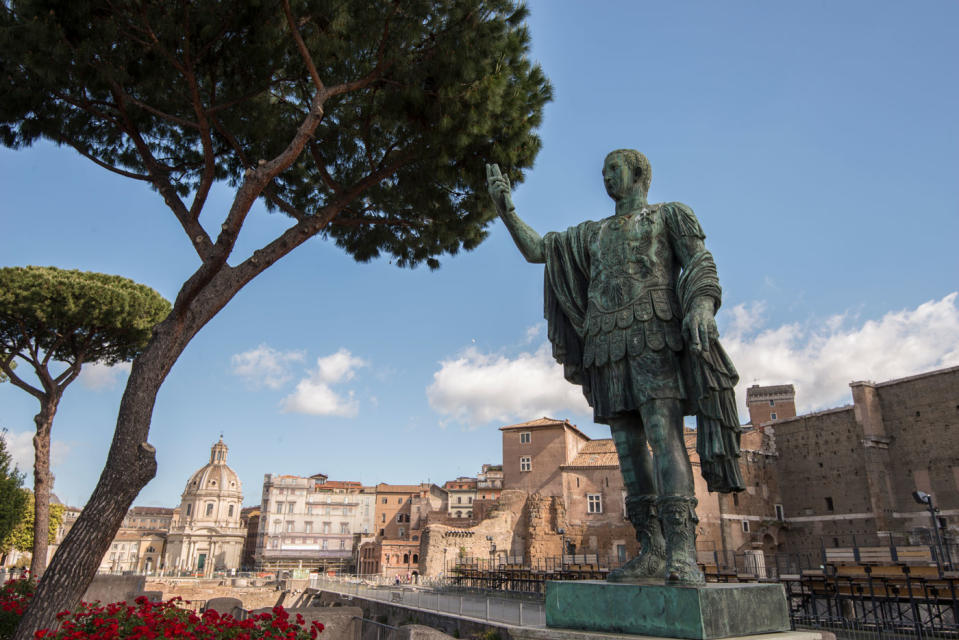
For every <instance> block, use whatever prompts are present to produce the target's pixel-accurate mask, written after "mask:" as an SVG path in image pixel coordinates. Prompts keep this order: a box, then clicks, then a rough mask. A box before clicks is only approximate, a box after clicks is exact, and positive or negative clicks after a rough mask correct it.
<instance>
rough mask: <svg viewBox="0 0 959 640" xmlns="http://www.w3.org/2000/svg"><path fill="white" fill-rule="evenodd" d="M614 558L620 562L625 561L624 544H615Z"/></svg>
mask: <svg viewBox="0 0 959 640" xmlns="http://www.w3.org/2000/svg"><path fill="white" fill-rule="evenodd" d="M616 559H617V560H619V561H620V562H626V545H625V544H618V545H616Z"/></svg>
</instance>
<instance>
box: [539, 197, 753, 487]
mask: <svg viewBox="0 0 959 640" xmlns="http://www.w3.org/2000/svg"><path fill="white" fill-rule="evenodd" d="M662 211H663V213H664V215H665V217H666V220H667V226H668V228H669V231H670V234H671V235H684V234H685V235H697V236H698V237H703V234H702V230H701V229H700V227H699V223H698V222H697V221H696V218H695V216H693V213H692V211H690V210H689V209H688V208H686V207H685V206H683V205H680V204H678V203H669V204H665V205H662ZM597 224H598V223H596V222H592V221H587V222H583V223H582V224H579V225H577V226H575V227H570V228H569V229H567V230H566V231H563V232H553V233H548V234H546V236H545V237H544V244H545V248H546V269H545V272H546V273H545V286H544V289H545V291H544V296H543V299H544V304H545V316H546V321H547V326H548V335H549V340H550V342H551V343H552V345H553V357H555V358H556V360H557V361H558V362H559V363H560V364H562V365H563V371H564V375H565V377H566V379H567V380H569V381H570V382H572V383H574V384H578V385H581V386H582V387H583V394H584V395H585V396H586V399H587V401H589V404H590V406H593V404H594V403H593V390H592V389H591V388H590V382H589V380H590V376H589V375H587V374H586V372H585V371H584V367H583V346H584V345H583V342H584V340H583V335H584V324H585V321H586V311H587V305H588V293H589V276H590V256H589V247H588V242H589V237H590V233H591V232H593V231H594V230H595V225H597ZM676 289H677V291H676V294H677V296H678V298H679V300H680V301H681V304H682V307H683V311H684V313H688V311H689V308H690V305H691V304H692V301H693V300H694V299H696V298H697V297H700V296H704V295H705V296H709V297H712V298H713V299H714V300H715V303H716V308H717V309H718V308H719V303H720V300H721V295H722V294H721V290H720V288H719V279H718V277H717V275H716V265H715V263H714V262H713V259H712V256H711V255H710V254H709V252H707V251H701V252H700V253H698V254H696V255H695V256H691V257H689V258H688V259H687V263H686V264H685V265H684V267H683V270H682V273H681V274H680V276H679V279H678V281H677V283H676ZM681 369H682V371H681V376H682V381H683V385H684V386H685V389H686V400H685V401H684V402H685V404H684V407H683V413H684V414H685V415H695V416H696V451H697V453H698V454H699V460H700V465H701V466H700V468H701V470H702V474H703V478H704V479H705V480H706V484H707V487H708V489H709V490H710V491H719V492H723V493H728V492H731V491H742V490H743V488H744V483H743V478H742V474H741V473H740V470H739V438H740V433H741V431H742V430H741V428H740V426H739V416H738V412H737V410H736V396H735V392H734V388H735V386H736V383H737V382H738V381H739V375H738V374H737V372H736V368H735V367H734V366H733V363H732V361H731V360H730V359H729V356H728V355H726V352H725V350H723V348H722V345H720V343H719V341H718V340H713V341H712V342H711V344H710V347H709V352H708V353H703V354H700V355H697V354H694V353H693V352H692V351H691V350H690V349H689V348H685V349H683V352H682V355H681ZM599 420H602V418H599V417H598V420H597V421H599Z"/></svg>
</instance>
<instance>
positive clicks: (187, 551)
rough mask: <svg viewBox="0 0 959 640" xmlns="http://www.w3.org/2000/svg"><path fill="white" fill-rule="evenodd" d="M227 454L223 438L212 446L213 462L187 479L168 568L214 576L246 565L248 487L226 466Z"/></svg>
mask: <svg viewBox="0 0 959 640" xmlns="http://www.w3.org/2000/svg"><path fill="white" fill-rule="evenodd" d="M227 452H228V448H227V446H226V444H225V443H224V442H223V439H222V438H221V439H220V440H219V442H217V443H215V444H214V445H213V446H212V447H211V449H210V461H209V462H208V463H207V464H206V465H204V466H203V467H201V468H200V469H198V470H197V471H196V472H195V473H194V474H193V475H192V476H190V479H189V480H188V481H187V483H186V488H184V490H183V494H182V496H181V499H180V506H179V508H178V509H176V510H175V511H174V514H173V517H172V520H171V523H170V533H169V535H168V536H167V547H166V552H165V560H164V565H165V568H166V570H167V571H187V572H191V573H193V572H195V573H198V574H202V575H212V573H213V572H214V571H226V570H231V569H238V568H239V567H240V556H241V553H242V551H243V541H244V538H245V537H246V531H245V530H244V528H243V527H242V526H241V524H240V509H241V508H242V503H243V488H242V486H241V485H240V478H239V477H238V476H237V475H236V472H235V471H233V469H231V468H230V467H229V466H227V464H226V458H227Z"/></svg>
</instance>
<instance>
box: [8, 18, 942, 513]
mask: <svg viewBox="0 0 959 640" xmlns="http://www.w3.org/2000/svg"><path fill="white" fill-rule="evenodd" d="M531 11H532V15H531V18H530V20H529V25H530V29H531V33H532V38H533V56H534V57H535V58H536V59H537V60H538V61H539V62H540V63H541V64H542V65H543V67H544V69H545V71H546V73H547V75H548V76H549V77H550V79H551V80H552V82H553V84H554V89H555V100H554V102H553V103H551V104H550V105H549V106H548V107H547V109H546V117H545V122H544V125H543V127H542V130H541V135H542V138H543V151H542V153H541V154H540V156H539V157H538V159H537V162H536V165H535V167H534V168H533V170H532V171H531V172H530V174H529V176H528V179H527V181H526V182H525V183H524V184H523V185H521V186H520V187H519V188H518V189H517V191H516V193H515V194H514V200H515V202H516V205H517V209H518V211H519V213H520V215H521V216H522V217H524V219H526V221H527V222H528V223H529V224H530V225H532V226H533V227H534V228H536V229H537V230H539V231H540V232H545V231H548V230H551V229H563V228H566V227H568V226H571V225H573V224H576V223H577V222H580V221H582V220H584V219H598V218H601V217H605V216H606V215H609V214H610V213H611V211H612V209H611V201H610V200H609V199H608V197H607V196H606V194H605V191H604V189H603V185H602V182H601V179H600V169H601V166H602V162H603V158H604V156H605V154H606V153H607V152H609V151H610V150H612V149H615V148H621V147H634V148H637V149H639V150H641V151H643V152H644V153H645V154H646V155H647V156H648V157H649V159H650V161H651V163H652V167H653V180H652V188H651V192H650V200H651V201H672V200H679V201H682V202H685V203H686V204H688V205H689V206H691V207H692V208H693V210H694V211H696V213H697V215H698V216H699V219H700V222H701V223H702V225H703V227H704V228H705V230H706V233H707V236H708V237H707V245H708V247H709V248H710V249H711V251H712V252H713V254H714V255H715V256H716V261H717V263H718V265H719V272H720V279H721V281H722V285H723V289H724V306H723V309H722V310H721V311H720V314H719V322H720V328H721V330H722V331H723V334H724V343H725V344H726V346H727V349H728V350H729V351H730V352H731V353H732V355H733V357H734V358H735V360H736V362H737V366H738V367H739V370H740V374H741V376H742V379H743V383H742V385H741V387H740V401H742V396H743V395H744V393H745V391H744V389H745V387H746V386H748V385H749V384H752V383H754V382H759V383H769V384H779V383H794V384H796V386H797V391H798V403H799V407H800V410H801V411H809V410H814V409H819V408H824V407H830V406H838V405H840V404H844V403H846V402H848V386H847V385H848V382H849V381H851V380H857V379H872V380H885V379H890V378H894V377H899V376H902V375H909V374H912V373H917V372H919V371H924V370H928V369H932V368H937V367H943V366H953V365H957V364H959V304H957V297H956V295H955V292H956V291H957V290H959V277H957V275H959V257H957V252H956V250H955V244H956V239H957V237H959V187H957V179H956V176H957V175H959V117H957V116H956V114H959V66H957V64H956V61H957V60H959V4H956V3H954V2H945V1H942V2H924V3H912V4H909V3H901V2H875V1H872V2H852V1H850V2H842V3H835V2H812V1H810V2H795V3H771V2H758V1H757V2H722V3H716V2H668V3H667V2H662V3H652V2H635V1H624V2H613V1H608V2H602V3H593V4H589V5H586V4H582V3H573V2H568V1H556V0H543V1H538V2H532V3H531ZM477 171H483V167H481V166H478V167H477ZM0 186H2V191H3V198H2V199H0V221H2V226H0V229H2V232H0V233H2V235H0V237H2V239H3V242H2V247H3V248H2V253H0V264H2V265H26V264H40V265H55V266H58V267H63V268H79V269H84V270H92V271H102V272H108V273H118V274H122V275H125V276H127V277H130V278H133V279H134V280H137V281H139V282H143V283H145V284H149V285H150V286H152V287H154V288H156V289H157V290H158V291H160V292H161V293H162V294H163V295H165V296H166V297H167V298H170V299H172V298H173V297H174V296H175V294H176V291H177V290H178V288H179V285H180V284H181V283H182V281H183V280H184V279H185V278H186V277H187V275H189V273H191V272H192V271H193V269H195V267H196V257H195V255H194V254H193V252H192V251H191V249H190V247H189V245H188V241H187V239H186V238H185V236H184V235H183V233H182V231H181V230H180V229H179V227H178V225H177V224H176V223H175V221H174V219H173V217H172V214H170V212H169V211H168V210H167V209H166V208H165V207H164V205H163V203H162V201H161V199H160V198H159V197H158V196H157V195H156V194H155V193H153V192H151V191H149V190H148V189H147V188H145V187H144V186H143V185H142V184H137V183H133V182H130V181H126V180H124V179H123V178H120V177H118V176H115V175H111V174H108V173H106V172H104V171H103V170H101V169H98V168H97V167H95V166H93V165H92V164H90V163H89V162H87V161H85V160H83V159H81V158H80V157H78V156H77V155H76V154H75V153H73V152H72V151H69V150H66V149H57V148H55V147H53V146H52V145H49V144H38V145H37V146H35V147H34V148H31V149H28V150H21V151H17V152H14V151H10V150H6V149H3V150H0ZM229 200H230V192H229V190H228V189H227V188H225V187H224V188H222V189H220V190H218V191H217V192H216V193H215V194H214V197H213V198H212V199H211V201H210V202H209V204H208V205H207V212H208V213H207V214H206V217H205V218H204V221H205V222H206V223H207V224H216V221H215V220H216V214H220V213H221V212H222V211H223V209H224V208H225V207H226V206H227V203H228V202H229ZM286 224H287V222H286V220H285V219H283V218H281V217H279V216H274V215H269V214H267V213H265V211H263V210H262V209H259V210H257V213H256V215H254V216H252V217H251V219H250V220H249V223H248V225H247V228H246V229H245V230H244V235H243V237H242V239H241V245H242V247H245V248H246V249H247V250H249V249H252V248H254V247H255V246H257V245H258V244H260V243H262V241H263V240H264V239H266V238H268V237H271V235H273V234H275V233H277V232H278V231H279V230H280V229H282V228H284V227H285V225H286ZM242 247H241V252H242ZM544 333H545V332H544V327H543V325H542V270H541V268H540V267H537V266H533V265H528V264H527V263H526V262H525V261H524V260H523V259H522V258H521V257H520V256H519V254H518V252H517V251H516V250H515V247H514V246H513V245H512V242H511V241H510V239H509V236H508V234H507V233H506V231H505V229H504V228H503V227H502V223H499V222H497V223H496V224H495V225H494V226H493V227H492V228H491V233H490V237H489V239H488V240H487V241H486V242H485V243H483V244H482V245H481V246H480V247H479V248H477V249H476V250H475V251H473V252H470V253H465V254H461V255H458V256H456V257H454V258H450V259H446V260H444V262H443V267H442V268H441V269H440V270H439V271H438V272H433V273H431V272H429V271H428V270H426V269H417V270H413V271H408V270H407V271H404V270H399V269H396V268H395V267H393V266H391V265H389V264H388V263H387V262H386V261H378V262H374V263H371V264H366V265H358V264H355V263H353V262H352V261H351V260H350V259H349V258H347V257H346V256H345V255H343V254H342V253H341V252H340V251H338V250H337V249H336V248H335V247H334V246H332V245H330V244H328V243H325V242H323V241H322V240H313V241H310V242H309V243H307V245H305V246H303V247H301V248H300V249H298V250H297V251H295V252H294V253H293V254H292V255H290V256H289V257H287V258H285V259H284V260H283V261H282V262H280V263H279V264H277V265H275V266H274V267H272V268H271V269H269V270H268V271H267V272H266V273H264V274H263V275H262V276H261V277H259V278H258V279H257V280H255V281H254V282H252V283H251V284H250V285H248V286H247V287H246V288H245V289H244V290H243V291H242V292H241V293H240V294H239V295H238V296H237V297H236V298H235V299H234V300H233V301H232V302H231V303H230V304H229V305H228V306H227V308H226V309H224V310H223V311H222V312H221V313H220V314H219V315H218V316H217V317H216V318H215V319H214V320H213V321H212V322H211V323H210V324H209V325H208V326H207V327H206V328H204V329H203V331H202V332H201V333H200V334H199V335H198V336H197V338H195V339H194V341H193V343H192V344H191V345H190V346H189V347H188V349H187V351H186V353H185V354H184V355H183V356H182V357H181V358H180V360H179V362H178V363H177V365H176V366H175V367H174V369H173V371H172V373H171V374H170V376H169V378H168V379H167V381H166V383H165V384H164V386H163V388H162V389H161V391H160V395H159V398H158V401H157V406H156V411H155V413H154V420H153V427H152V431H151V438H150V440H151V442H152V443H153V444H154V445H155V446H156V447H157V451H158V453H157V456H158V461H159V472H158V474H157V477H156V478H155V479H154V480H153V481H152V482H151V483H150V484H149V485H148V486H147V487H146V488H145V489H144V490H143V492H142V493H141V494H140V497H139V499H138V500H137V504H143V505H167V506H173V505H175V504H176V503H177V502H178V501H179V495H180V492H181V491H182V490H183V485H184V483H185V482H186V480H187V478H188V477H189V475H190V473H191V472H192V471H193V470H194V469H196V468H197V467H199V466H201V465H202V464H204V463H205V462H206V459H207V457H208V455H209V447H210V445H211V444H212V443H213V442H214V441H215V440H216V439H217V437H218V436H219V434H220V432H221V431H222V432H223V433H224V437H225V440H226V442H227V443H228V444H229V445H230V464H231V466H233V468H234V469H236V470H237V472H238V473H239V474H240V477H241V480H242V481H243V485H244V494H245V496H246V498H245V500H244V502H245V503H246V504H256V503H257V502H259V494H260V487H261V483H262V478H263V474H264V473H293V474H301V475H307V474H311V473H316V472H323V473H326V474H328V475H329V476H330V477H331V478H334V479H340V480H359V481H362V482H364V483H368V484H373V483H376V482H394V483H414V482H420V481H425V480H427V479H429V480H432V481H434V482H442V481H445V480H447V479H451V478H453V477H455V476H457V475H475V473H476V472H477V471H478V470H479V468H480V465H482V464H483V463H484V462H499V461H500V434H499V432H498V431H497V427H498V426H501V425H503V424H509V423H512V422H518V421H522V420H527V419H532V418H536V417H540V416H542V415H544V414H545V415H550V416H553V417H568V418H570V419H571V420H572V421H574V422H575V423H577V424H578V425H580V426H581V427H582V428H583V429H584V430H585V431H586V432H587V433H589V434H591V435H593V436H594V437H606V436H607V434H608V431H607V430H606V429H605V427H602V426H594V425H592V422H591V420H590V414H589V413H588V412H587V411H586V410H585V403H584V402H583V400H582V398H581V394H580V393H579V391H578V389H577V388H575V387H572V386H570V385H568V384H566V383H565V382H564V381H563V380H562V377H561V375H560V374H559V373H558V370H557V369H555V368H554V367H553V366H552V365H551V359H550V357H549V355H548V347H547V346H546V345H545V343H544ZM124 383H125V373H124V372H123V371H122V370H113V371H110V370H106V369H104V368H93V369H91V370H90V371H89V372H88V373H87V374H85V375H84V378H83V379H81V381H78V382H77V383H75V384H74V385H73V386H72V387H71V388H70V389H69V390H68V391H67V393H66V395H65V398H64V400H63V402H62V404H61V408H60V412H59V414H58V416H57V419H56V422H55V424H54V430H53V437H54V440H55V446H54V473H55V474H56V484H55V489H54V490H55V492H56V493H57V494H58V495H59V496H60V497H61V498H62V499H63V500H64V501H65V502H68V503H70V504H82V503H84V502H85V501H86V498H87V496H88V495H89V493H90V491H91V490H92V488H93V485H94V483H95V482H96V478H97V476H98V475H99V471H100V468H101V466H102V464H103V461H104V459H105V457H106V450H107V447H108V445H109V442H110V439H111V437H112V433H113V427H114V423H115V419H116V409H117V405H118V402H119V397H120V394H121V392H122V388H123V384H124ZM36 410H37V406H36V401H35V400H34V399H33V398H32V397H30V396H28V395H27V394H25V393H23V392H22V391H20V390H18V389H15V388H13V387H11V386H10V385H8V384H7V385H0V425H2V426H4V427H6V428H7V429H8V430H9V432H10V433H9V434H8V440H9V441H10V445H11V447H12V448H13V449H14V450H15V451H16V452H17V454H18V456H19V459H20V460H21V461H22V464H29V462H23V461H27V460H29V457H28V456H29V453H30V451H29V446H30V445H29V438H30V432H29V430H30V428H31V427H32V417H33V415H34V413H36Z"/></svg>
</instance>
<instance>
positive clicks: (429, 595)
mask: <svg viewBox="0 0 959 640" xmlns="http://www.w3.org/2000/svg"><path fill="white" fill-rule="evenodd" d="M310 588H313V589H319V590H322V591H329V592H332V593H338V594H341V595H346V596H355V597H358V598H365V599H367V600H377V601H379V602H388V603H390V604H397V605H401V606H404V607H408V608H410V609H417V610H420V611H432V612H436V613H445V614H449V615H454V616H458V617H461V618H468V619H471V620H477V621H480V622H496V623H500V624H506V625H510V626H516V627H531V628H543V627H545V626H546V611H545V608H544V606H543V603H541V602H528V601H523V600H515V599H511V598H504V597H497V596H484V595H480V594H471V593H465V594H459V593H447V592H441V591H435V590H433V589H429V588H425V587H409V586H371V585H367V584H363V583H359V582H355V583H354V582H339V581H333V580H324V579H319V580H315V581H312V582H311V583H310Z"/></svg>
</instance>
